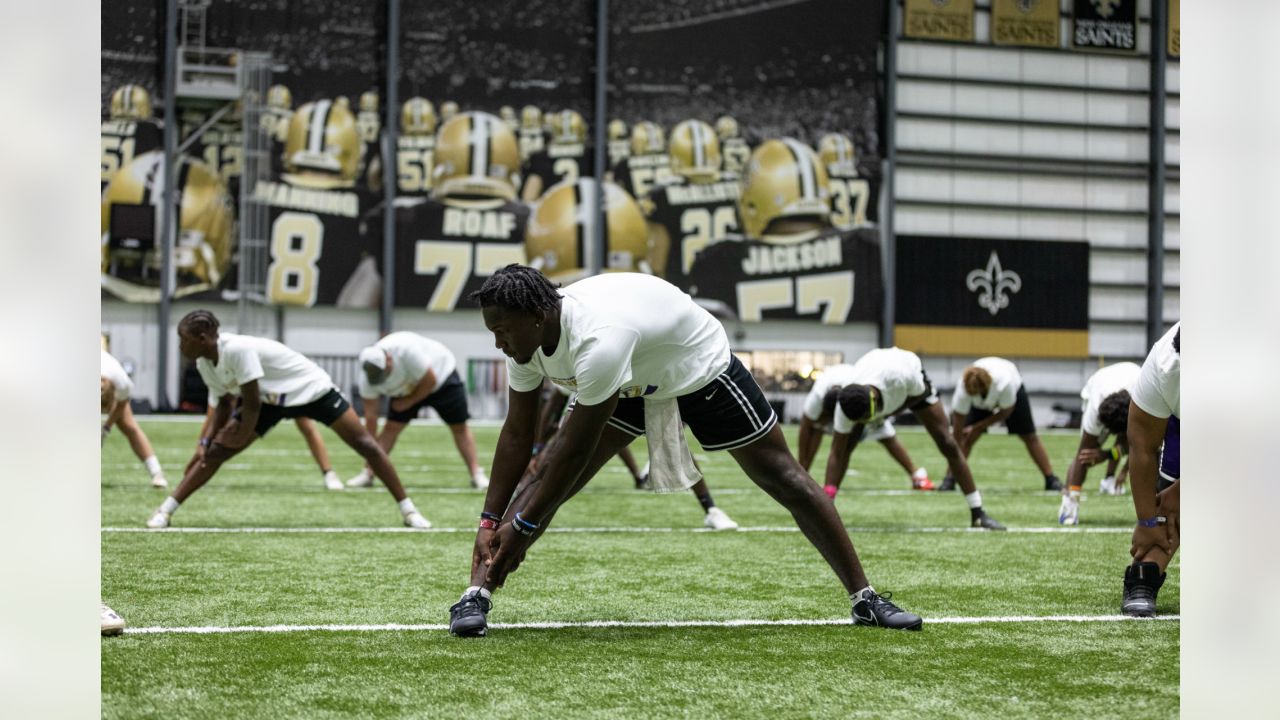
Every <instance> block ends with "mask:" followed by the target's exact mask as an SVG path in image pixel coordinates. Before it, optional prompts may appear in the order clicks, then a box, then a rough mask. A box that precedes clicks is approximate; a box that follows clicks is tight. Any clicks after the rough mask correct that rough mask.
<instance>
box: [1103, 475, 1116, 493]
mask: <svg viewBox="0 0 1280 720" xmlns="http://www.w3.org/2000/svg"><path fill="white" fill-rule="evenodd" d="M1102 494H1103V495H1119V494H1120V493H1119V492H1118V491H1117V490H1116V479H1115V478H1114V477H1104V478H1102Z"/></svg>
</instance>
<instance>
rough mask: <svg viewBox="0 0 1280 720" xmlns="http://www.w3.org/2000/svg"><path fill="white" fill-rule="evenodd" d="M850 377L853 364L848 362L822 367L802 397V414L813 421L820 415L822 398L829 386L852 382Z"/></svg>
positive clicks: (840, 385) (839, 385) (828, 390)
mask: <svg viewBox="0 0 1280 720" xmlns="http://www.w3.org/2000/svg"><path fill="white" fill-rule="evenodd" d="M851 377H853V366H852V365H849V364H848V363H840V364H839V365H828V366H827V367H825V368H823V369H822V374H821V375H819V376H818V379H817V380H814V381H813V387H812V388H810V389H809V394H808V395H806V396H805V398H804V416H805V417H807V418H809V419H810V420H813V421H817V419H818V418H820V417H822V399H823V398H824V397H826V396H827V393H828V392H830V391H831V388H833V387H844V386H845V385H847V384H849V383H851V382H853V380H851V379H850V378H851Z"/></svg>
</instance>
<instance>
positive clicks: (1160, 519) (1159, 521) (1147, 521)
mask: <svg viewBox="0 0 1280 720" xmlns="http://www.w3.org/2000/svg"><path fill="white" fill-rule="evenodd" d="M1165 522H1166V520H1165V518H1164V516H1163V515H1157V516H1155V517H1152V518H1138V525H1140V526H1142V527H1144V528H1154V527H1160V526H1161V525H1163V524H1165Z"/></svg>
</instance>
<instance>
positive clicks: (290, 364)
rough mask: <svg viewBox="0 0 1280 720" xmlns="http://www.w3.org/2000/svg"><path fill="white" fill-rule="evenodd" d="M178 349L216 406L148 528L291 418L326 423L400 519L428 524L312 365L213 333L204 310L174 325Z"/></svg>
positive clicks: (246, 339) (279, 348) (250, 340)
mask: <svg viewBox="0 0 1280 720" xmlns="http://www.w3.org/2000/svg"><path fill="white" fill-rule="evenodd" d="M178 350H179V351H180V352H181V353H182V355H183V357H186V358H187V359H190V360H195V362H196V370H198V371H199V372H200V377H201V379H203V380H204V383H205V385H207V386H208V387H209V401H210V402H209V404H210V405H214V406H215V409H214V412H213V414H212V416H211V417H207V418H206V419H205V423H204V426H203V427H202V428H201V430H200V444H199V445H198V446H197V447H196V453H195V455H193V456H192V457H191V461H190V462H188V463H187V468H186V470H185V471H184V473H183V478H182V482H181V483H179V484H178V487H177V489H175V490H174V491H173V494H172V495H170V496H169V497H168V498H166V499H165V501H164V503H163V504H162V505H161V506H160V508H159V509H157V510H156V511H155V513H154V514H153V515H152V516H151V519H150V520H148V521H147V527H149V528H152V529H160V528H165V527H168V526H169V519H170V517H171V516H172V515H173V513H174V512H175V511H177V509H178V506H179V505H180V504H181V503H182V502H183V501H185V500H186V499H187V498H188V497H190V496H191V494H192V493H194V492H195V491H196V490H199V489H200V488H201V487H202V486H203V485H204V484H205V483H206V482H208V481H209V479H210V478H212V477H213V475H214V473H216V472H217V471H218V468H220V467H222V464H223V463H225V462H226V461H227V460H230V459H231V458H233V457H235V456H236V455H238V454H239V453H240V452H241V451H243V450H244V449H245V448H247V447H249V445H251V444H253V441H254V440H257V439H258V438H260V437H262V436H263V435H265V434H267V432H268V431H269V430H271V428H273V427H275V425H276V423H278V422H280V421H281V420H283V419H285V418H296V417H308V418H311V419H312V420H319V421H320V422H322V423H324V424H325V425H328V426H329V427H330V428H331V429H332V430H333V431H334V432H335V433H337V434H338V437H340V438H342V440H343V441H344V442H346V443H347V445H350V446H351V448H352V449H353V450H355V451H356V452H358V453H360V455H361V456H362V457H364V459H365V460H366V461H368V462H369V464H370V465H372V466H373V468H374V471H375V472H376V473H377V475H378V478H379V479H381V480H382V482H383V484H385V485H386V486H387V489H388V490H390V491H391V495H392V496H393V497H395V499H396V501H397V502H398V503H399V505H400V512H401V514H402V515H403V518H404V524H405V525H407V526H409V527H412V528H429V527H431V523H430V522H428V521H427V519H426V518H424V517H422V514H421V513H419V512H418V509H417V508H416V507H414V504H413V501H412V500H410V499H409V497H408V495H406V494H405V491H404V486H403V485H401V484H400V477H399V476H398V475H396V469H395V467H393V466H392V465H391V460H390V458H388V457H387V453H386V452H385V451H383V449H382V446H380V445H378V441H377V440H375V439H374V437H373V436H372V435H370V434H369V431H368V430H365V428H364V426H363V425H361V424H360V418H358V417H356V413H355V411H354V410H352V409H351V405H350V404H348V403H347V401H346V399H345V398H343V397H342V394H341V393H339V392H338V389H337V388H335V387H334V386H333V380H332V379H330V378H329V374H328V373H326V372H325V371H324V370H323V369H321V367H320V366H319V365H316V364H315V363H314V362H311V361H310V360H308V359H307V358H306V357H303V355H302V354H301V353H298V352H296V351H294V350H291V349H289V348H287V347H285V346H284V345H282V344H280V343H278V342H276V341H274V340H268V339H266V338H259V337H252V336H249V335H234V334H232V333H219V332H218V318H216V317H214V315H213V313H211V312H209V311H208V310H195V311H193V312H190V313H188V314H187V315H186V316H185V317H183V318H182V321H181V322H179V323H178Z"/></svg>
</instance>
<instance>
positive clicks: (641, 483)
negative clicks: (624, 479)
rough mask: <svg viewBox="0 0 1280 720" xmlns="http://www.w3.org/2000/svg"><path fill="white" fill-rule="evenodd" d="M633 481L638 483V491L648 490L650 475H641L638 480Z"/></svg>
mask: <svg viewBox="0 0 1280 720" xmlns="http://www.w3.org/2000/svg"><path fill="white" fill-rule="evenodd" d="M633 479H634V480H635V481H636V489H637V490H648V489H649V474H648V473H645V474H644V475H641V476H640V477H638V478H633Z"/></svg>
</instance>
